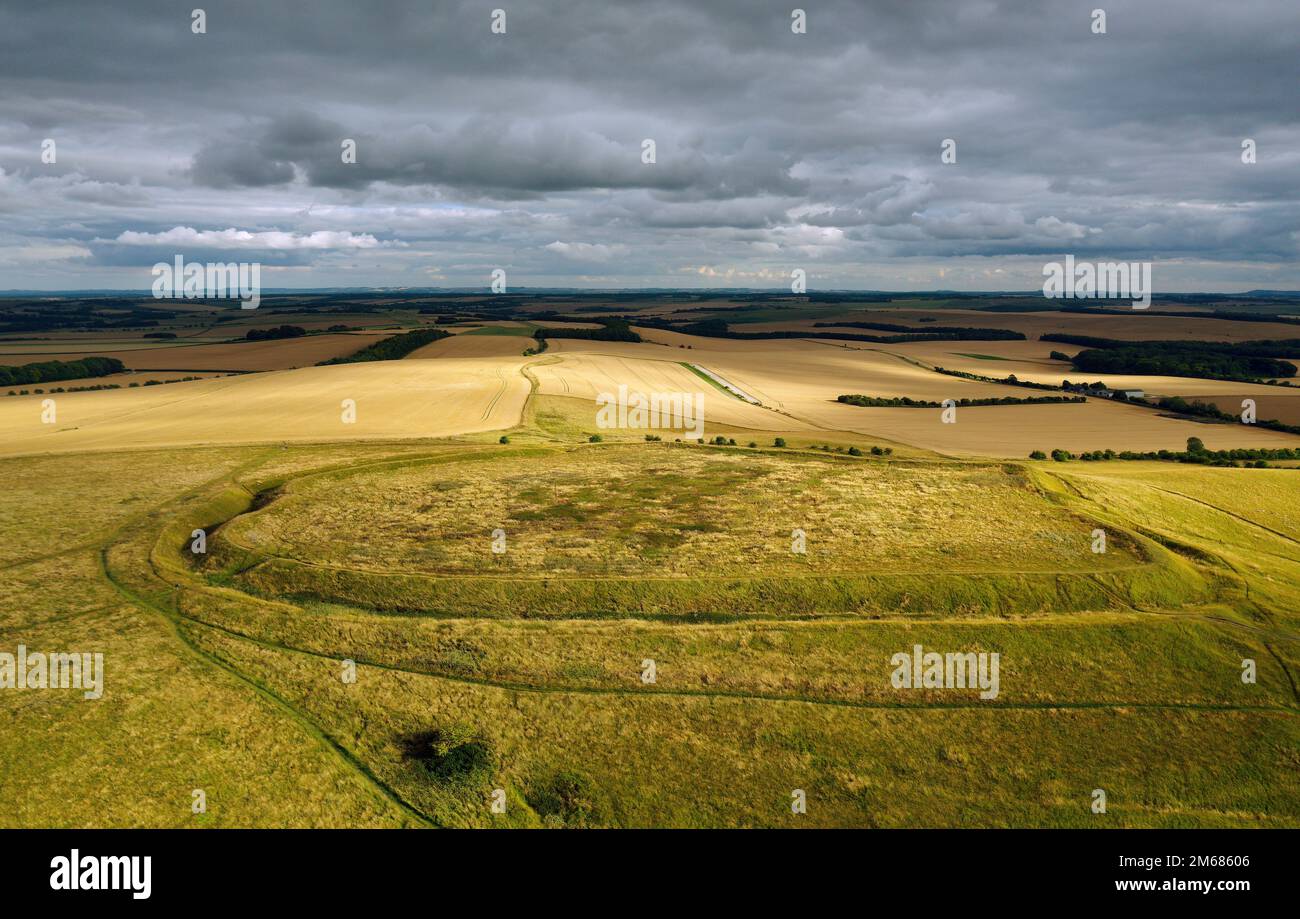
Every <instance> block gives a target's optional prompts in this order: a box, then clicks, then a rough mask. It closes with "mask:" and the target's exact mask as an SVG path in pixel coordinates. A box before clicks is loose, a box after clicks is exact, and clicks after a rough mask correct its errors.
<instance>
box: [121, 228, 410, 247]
mask: <svg viewBox="0 0 1300 919" xmlns="http://www.w3.org/2000/svg"><path fill="white" fill-rule="evenodd" d="M114 242H118V243H121V244H122V245H126V246H178V247H179V246H202V247H205V248H210V249H276V250H286V251H293V250H300V249H386V248H392V247H400V246H404V245H405V243H402V242H399V241H391V242H380V241H379V240H377V239H375V237H373V236H371V235H370V234H369V233H353V232H351V231H350V230H317V231H316V232H314V233H287V232H284V231H281V230H261V231H256V232H253V231H249V230H236V229H235V228H234V227H230V228H229V229H225V230H196V229H194V228H193V227H173V228H172V229H170V230H166V231H164V232H162V233H138V232H136V231H135V230H125V231H123V232H122V233H119V234H118V236H117V239H116V240H114Z"/></svg>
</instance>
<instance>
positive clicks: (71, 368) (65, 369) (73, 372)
mask: <svg viewBox="0 0 1300 919" xmlns="http://www.w3.org/2000/svg"><path fill="white" fill-rule="evenodd" d="M125 369H126V366H125V365H124V364H123V363H122V362H121V361H119V360H118V359H117V358H115V357H83V358H81V359H80V360H75V361H41V362H39V363H35V364H19V365H16V366H0V386H12V385H19V386H21V385H23V384H29V383H56V382H58V381H60V380H84V379H88V378H90V377H106V376H109V375H110V374H114V373H121V372H122V371H123V370H125Z"/></svg>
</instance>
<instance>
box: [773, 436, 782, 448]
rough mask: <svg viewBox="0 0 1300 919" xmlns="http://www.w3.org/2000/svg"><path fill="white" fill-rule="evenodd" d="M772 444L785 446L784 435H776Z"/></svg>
mask: <svg viewBox="0 0 1300 919" xmlns="http://www.w3.org/2000/svg"><path fill="white" fill-rule="evenodd" d="M772 446H774V447H784V446H785V438H784V437H778V438H777V439H776V440H774V441H772Z"/></svg>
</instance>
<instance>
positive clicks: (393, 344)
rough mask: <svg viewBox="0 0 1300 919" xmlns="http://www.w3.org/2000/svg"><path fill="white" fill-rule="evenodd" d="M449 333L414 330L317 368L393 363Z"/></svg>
mask: <svg viewBox="0 0 1300 919" xmlns="http://www.w3.org/2000/svg"><path fill="white" fill-rule="evenodd" d="M450 337H451V333H450V332H444V331H443V330H442V329H416V330H415V331H414V332H407V333H405V334H404V335H394V336H392V337H390V338H385V339H382V340H380V341H377V342H375V343H374V344H372V345H367V346H366V347H364V348H362V349H361V350H360V351H357V352H355V353H354V354H350V355H348V356H347V357H335V358H331V359H330V360H328V361H321V362H320V363H319V364H317V365H316V366H317V367H325V366H328V365H330V364H357V363H363V362H366V361H395V360H400V359H401V358H403V357H406V355H408V354H410V353H411V352H412V351H415V350H416V349H418V348H423V347H424V346H425V345H428V344H432V343H433V342H435V341H441V340H442V339H444V338H450Z"/></svg>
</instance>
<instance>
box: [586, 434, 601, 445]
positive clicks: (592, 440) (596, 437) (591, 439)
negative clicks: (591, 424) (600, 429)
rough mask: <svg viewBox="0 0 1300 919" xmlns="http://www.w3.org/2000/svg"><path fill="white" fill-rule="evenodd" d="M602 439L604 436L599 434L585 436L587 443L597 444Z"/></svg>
mask: <svg viewBox="0 0 1300 919" xmlns="http://www.w3.org/2000/svg"><path fill="white" fill-rule="evenodd" d="M604 439H605V438H603V437H601V436H600V435H599V434H592V435H591V436H590V437H588V438H587V443H589V444H598V443H600V442H601V441H602V440H604Z"/></svg>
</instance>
